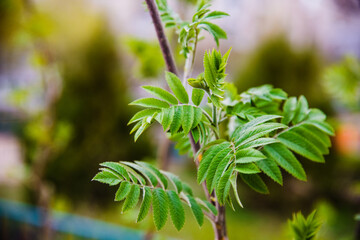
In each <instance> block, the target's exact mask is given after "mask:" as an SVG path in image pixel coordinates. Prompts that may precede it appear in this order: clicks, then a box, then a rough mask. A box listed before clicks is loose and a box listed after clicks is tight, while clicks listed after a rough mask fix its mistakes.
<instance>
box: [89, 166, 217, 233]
mask: <svg viewBox="0 0 360 240" xmlns="http://www.w3.org/2000/svg"><path fill="white" fill-rule="evenodd" d="M101 166H102V168H100V172H99V173H98V174H96V176H95V177H94V178H93V180H95V181H98V182H101V183H105V184H109V185H110V186H115V185H119V187H118V190H117V191H116V194H115V201H119V202H121V203H122V213H124V212H126V211H128V210H130V209H133V208H135V207H136V206H137V205H140V208H139V214H138V217H137V222H140V221H142V220H143V219H144V218H145V217H146V216H147V215H148V214H149V211H150V208H151V207H152V209H153V220H154V223H155V227H156V229H157V230H160V229H161V228H163V227H164V225H165V223H166V221H167V219H168V216H169V215H170V218H171V220H172V222H173V224H174V226H175V228H176V229H177V230H180V229H181V228H182V227H183V226H184V223H185V210H184V205H185V206H188V207H189V208H190V209H191V211H192V213H193V215H194V217H195V219H196V221H197V223H198V224H199V225H200V226H201V225H202V224H203V222H204V212H206V213H207V214H212V215H216V214H217V210H216V208H215V207H214V206H213V205H211V204H210V203H209V202H207V201H205V200H201V199H199V198H196V197H194V195H193V193H192V190H191V188H190V187H189V186H188V185H187V184H186V183H184V182H182V181H181V180H180V179H179V177H177V176H176V175H174V174H172V173H170V172H166V171H161V170H158V169H157V168H156V167H154V166H153V165H151V164H149V163H146V162H135V163H133V162H104V163H102V164H101Z"/></svg>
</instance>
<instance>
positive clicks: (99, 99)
mask: <svg viewBox="0 0 360 240" xmlns="http://www.w3.org/2000/svg"><path fill="white" fill-rule="evenodd" d="M119 69H120V68H119V58H118V56H117V54H116V47H115V42H114V38H113V36H112V35H111V34H110V33H109V32H108V30H107V29H106V27H104V26H103V27H101V28H99V30H98V31H95V34H94V35H93V37H92V38H91V39H90V40H89V42H88V43H86V44H84V46H83V48H82V49H81V50H79V52H77V53H76V54H73V55H69V56H67V58H66V59H65V61H64V64H63V67H62V76H63V93H62V96H61V97H60V99H59V101H58V102H57V104H56V106H55V109H54V110H55V116H56V119H57V120H58V121H65V122H68V123H69V124H70V125H71V126H72V129H73V134H72V136H73V138H72V139H71V140H70V142H69V144H68V147H67V148H66V149H65V151H63V152H62V153H61V154H59V156H58V157H56V158H55V159H54V160H53V161H52V162H51V163H50V165H49V169H48V171H47V176H48V178H49V180H51V181H52V182H53V183H55V185H56V189H57V190H58V191H59V192H60V193H63V194H67V195H68V196H71V198H72V200H73V201H76V200H84V199H85V198H86V199H87V200H89V199H91V200H97V201H102V200H104V201H106V200H109V199H111V198H110V195H108V196H106V193H107V194H110V192H109V191H106V189H104V188H102V187H101V186H100V184H96V183H89V181H90V180H91V178H92V176H93V175H94V173H95V172H96V171H97V168H98V164H99V163H100V162H103V161H119V160H125V161H127V160H130V159H131V160H133V159H142V158H143V157H144V156H148V155H151V150H150V148H149V143H148V141H147V139H146V138H145V140H143V141H140V142H139V143H137V144H134V143H133V140H132V138H131V136H130V135H129V128H128V127H127V121H128V119H130V116H131V114H132V112H131V111H130V110H129V108H128V105H127V103H128V102H129V99H128V95H127V94H128V87H127V83H126V78H125V76H124V73H123V72H121V70H119ZM84 166H86V167H84ZM89 195H90V196H89ZM89 197H90V198H89Z"/></svg>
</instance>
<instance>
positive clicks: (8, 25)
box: [0, 0, 22, 46]
mask: <svg viewBox="0 0 360 240" xmlns="http://www.w3.org/2000/svg"><path fill="white" fill-rule="evenodd" d="M21 2H22V1H21V0H1V1H0V46H1V45H2V44H3V43H8V41H9V40H11V37H12V35H13V34H14V33H15V32H16V30H17V29H18V28H19V27H20V24H21V22H20V14H21V7H22V4H21Z"/></svg>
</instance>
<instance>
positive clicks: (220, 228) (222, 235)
mask: <svg viewBox="0 0 360 240" xmlns="http://www.w3.org/2000/svg"><path fill="white" fill-rule="evenodd" d="M145 1H146V4H147V7H148V9H149V12H150V15H151V18H152V21H153V24H154V27H155V30H156V35H157V37H158V40H159V43H160V47H161V50H162V53H163V56H164V59H165V63H166V66H167V69H168V71H169V72H172V73H174V74H176V75H178V73H177V70H176V66H175V61H174V58H173V55H172V53H171V49H170V46H169V43H168V41H167V38H166V36H165V33H164V28H163V26H162V22H161V19H160V15H159V12H158V9H157V6H156V4H155V2H154V0H145ZM189 138H190V143H191V148H192V150H193V152H194V153H196V152H198V151H199V149H200V145H199V143H195V141H194V138H193V136H192V135H191V133H190V134H189ZM198 164H199V160H198V159H197V160H196V165H197V166H198ZM203 189H204V192H205V194H206V196H207V199H208V200H209V201H210V202H211V203H212V204H213V205H214V206H215V207H216V208H217V210H218V215H217V216H216V217H215V218H214V219H212V225H213V229H214V238H215V239H216V240H227V239H228V237H227V232H226V221H225V206H220V205H219V203H218V202H217V201H216V196H215V194H214V193H213V192H212V193H211V194H210V193H209V192H208V190H207V188H206V183H205V182H204V184H203Z"/></svg>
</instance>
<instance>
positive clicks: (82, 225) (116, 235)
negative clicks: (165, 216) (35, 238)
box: [0, 199, 144, 240]
mask: <svg viewBox="0 0 360 240" xmlns="http://www.w3.org/2000/svg"><path fill="white" fill-rule="evenodd" d="M42 213H43V210H42V209H41V208H39V207H34V206H31V205H29V204H25V203H20V202H14V201H9V200H5V199H0V218H1V219H2V220H4V219H6V220H10V221H15V222H19V223H22V224H28V225H30V226H32V227H36V228H39V227H41V226H42V217H41V216H42ZM49 214H50V226H51V229H52V231H54V232H59V233H64V234H71V235H74V236H76V237H80V238H85V239H98V240H119V239H120V240H122V239H124V240H138V239H139V240H140V239H144V233H143V232H140V231H136V230H133V229H129V228H125V227H122V226H119V225H116V224H111V223H107V222H104V221H99V220H95V219H91V218H86V217H81V216H77V215H74V214H69V213H64V212H59V211H50V213H49ZM2 231H4V229H2ZM3 234H4V233H3ZM0 238H1V236H0Z"/></svg>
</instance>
